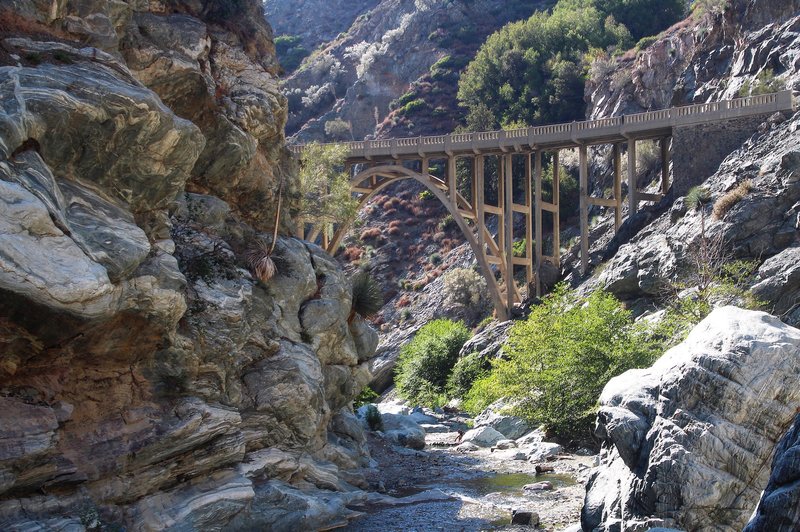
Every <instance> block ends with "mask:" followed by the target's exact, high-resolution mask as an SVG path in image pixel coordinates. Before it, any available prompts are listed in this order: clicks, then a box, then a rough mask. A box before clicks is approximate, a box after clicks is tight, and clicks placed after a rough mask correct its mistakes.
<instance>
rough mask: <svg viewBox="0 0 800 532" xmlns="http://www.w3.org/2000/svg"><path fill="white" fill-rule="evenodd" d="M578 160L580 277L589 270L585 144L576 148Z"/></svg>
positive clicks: (587, 170)
mask: <svg viewBox="0 0 800 532" xmlns="http://www.w3.org/2000/svg"><path fill="white" fill-rule="evenodd" d="M578 154H579V159H580V174H579V175H580V217H581V275H586V272H587V271H588V270H589V157H588V154H587V149H586V145H585V144H581V145H580V146H578Z"/></svg>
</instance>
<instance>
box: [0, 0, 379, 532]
mask: <svg viewBox="0 0 800 532" xmlns="http://www.w3.org/2000/svg"><path fill="white" fill-rule="evenodd" d="M0 17H2V20H3V24H2V25H0V28H1V29H0V32H1V33H2V47H1V48H2V51H0V61H1V62H2V66H0V189H2V193H1V194H0V197H1V198H2V199H0V242H1V244H0V265H2V267H0V403H2V408H0V528H3V529H19V528H21V529H25V530H39V529H63V528H65V527H73V528H74V529H81V527H86V528H96V527H98V526H100V525H101V524H105V525H110V524H118V525H124V526H126V527H128V528H130V529H134V530H162V529H166V528H175V529H219V528H221V527H224V526H233V527H236V526H238V527H240V528H241V527H243V526H249V527H251V528H260V529H265V528H266V529H272V530H289V529H297V527H309V528H317V527H319V526H322V525H323V524H324V523H331V522H335V521H337V520H339V519H342V518H343V517H344V516H346V515H347V513H348V511H347V510H346V509H345V508H344V503H345V502H347V501H349V500H352V499H354V498H358V497H359V496H361V495H359V494H360V493H361V492H360V491H359V490H358V489H357V487H358V486H362V487H364V486H365V484H364V481H363V477H361V476H359V474H358V473H357V470H358V468H360V467H361V466H364V465H366V464H367V463H368V460H369V457H368V453H367V451H366V448H365V446H364V437H363V433H362V432H361V429H360V428H359V425H358V423H357V422H356V421H355V418H354V417H353V416H352V414H351V413H350V410H349V404H350V401H351V400H352V398H353V397H354V396H355V395H357V393H358V392H359V391H360V390H361V387H362V386H363V385H364V383H365V382H366V381H367V380H368V377H367V372H366V366H365V365H366V361H367V360H368V359H369V358H370V357H371V356H372V354H373V352H374V349H375V344H376V343H377V338H376V335H375V333H374V332H373V331H371V329H369V327H367V326H366V325H365V324H363V323H362V322H360V321H355V322H353V323H352V324H350V323H348V322H347V321H346V317H347V315H348V314H349V310H350V304H351V303H350V299H351V294H350V286H349V281H348V280H347V278H346V277H345V276H344V275H343V274H342V272H341V270H340V269H339V268H338V266H337V265H336V264H335V263H334V262H332V261H331V259H330V258H329V257H328V256H326V255H325V254H324V253H323V252H322V251H321V250H319V249H318V248H316V247H314V246H312V245H308V244H305V243H303V242H300V241H297V240H293V239H280V240H279V242H278V243H277V248H276V261H277V262H278V269H279V273H278V275H277V276H276V277H275V278H273V279H272V280H271V281H270V282H269V283H267V284H264V283H261V282H258V281H257V280H255V279H254V278H253V277H252V276H251V275H250V273H249V272H248V270H247V269H246V263H245V261H244V255H245V254H246V252H247V251H248V250H250V249H252V248H253V247H256V246H257V242H258V240H259V239H266V240H267V241H268V240H269V237H268V236H267V235H265V234H263V233H262V231H265V230H267V229H269V228H270V227H271V225H272V223H273V222H272V220H273V216H274V213H275V201H274V198H275V194H276V193H277V191H278V189H279V188H280V186H281V185H280V182H281V180H283V186H284V190H286V191H287V192H288V193H289V194H291V190H292V180H291V167H290V165H289V164H288V163H287V161H288V156H287V154H286V152H285V150H284V148H283V132H282V130H283V124H284V122H285V118H286V101H285V99H284V98H283V97H282V96H280V94H279V92H278V88H277V82H276V79H275V72H276V68H277V66H276V63H275V60H274V54H273V52H272V44H271V31H270V29H269V26H268V25H267V24H266V22H265V21H264V20H263V18H262V17H261V15H260V6H259V5H258V3H257V2H249V1H247V2H237V3H217V2H202V1H196V2H182V1H168V2H150V3H141V2H113V3H105V2H73V3H69V4H68V5H67V4H63V3H61V4H57V5H56V4H53V6H52V9H51V6H49V5H48V6H45V5H44V4H41V3H38V2H28V1H24V0H23V1H19V2H14V3H4V5H3V6H2V12H0ZM284 221H285V222H286V223H288V222H289V221H290V220H289V219H288V217H284ZM337 494H338V495H337ZM321 495H325V500H326V503H325V504H321V503H319V502H318V500H319V498H320V497H321ZM234 518H235V519H236V520H237V521H236V522H237V523H238V525H236V524H230V523H231V522H232V520H233V519H234ZM73 528H71V529H73Z"/></svg>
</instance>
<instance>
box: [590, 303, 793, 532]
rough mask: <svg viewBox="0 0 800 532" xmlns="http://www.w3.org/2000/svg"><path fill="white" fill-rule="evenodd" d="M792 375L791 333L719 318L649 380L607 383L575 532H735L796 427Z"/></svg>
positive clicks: (771, 324)
mask: <svg viewBox="0 0 800 532" xmlns="http://www.w3.org/2000/svg"><path fill="white" fill-rule="evenodd" d="M799 371H800V330H797V329H794V328H792V327H789V326H788V325H785V324H783V323H781V322H780V321H779V320H778V319H776V318H774V317H772V316H769V315H768V314H765V313H761V312H752V311H745V310H741V309H738V308H735V307H723V308H720V309H717V310H715V311H713V312H712V313H711V314H710V315H709V316H708V317H707V318H706V319H705V320H704V321H703V322H701V323H700V325H698V326H697V327H696V328H695V329H694V330H693V331H692V333H691V334H690V335H689V337H688V338H687V339H686V341H685V342H683V343H682V344H680V345H678V346H676V347H674V348H673V349H671V350H670V351H668V352H667V353H665V354H664V355H663V356H662V357H661V358H660V359H659V360H658V361H657V362H656V363H655V364H654V365H653V366H652V367H651V368H648V369H643V370H631V371H628V372H626V373H624V374H622V375H621V376H619V377H616V378H614V379H612V380H611V381H610V382H609V383H608V384H607V385H606V387H605V389H604V390H603V393H602V395H601V397H600V412H599V414H598V423H597V430H596V435H597V436H598V437H599V438H601V439H602V440H603V442H604V451H603V453H602V466H601V467H600V468H599V469H598V471H596V472H595V473H594V474H593V476H592V477H591V478H590V480H589V482H588V484H587V494H586V504H585V506H584V508H583V513H582V518H581V522H582V526H583V530H586V531H590V530H598V531H599V530H617V529H619V527H620V526H623V527H624V530H647V529H648V527H653V526H665V527H673V528H680V529H687V530H701V529H713V530H730V531H733V530H741V529H742V527H743V526H744V525H745V524H746V523H747V521H748V519H749V517H750V515H751V514H752V512H753V508H754V507H755V506H756V503H757V502H758V499H759V496H760V492H761V489H762V487H763V486H765V485H766V484H767V477H768V476H769V470H768V468H767V467H764V465H765V464H767V463H769V460H770V458H771V456H772V450H773V448H774V447H775V445H776V443H777V442H778V440H779V439H780V438H781V436H782V435H783V434H784V432H785V431H786V429H787V427H788V426H789V425H790V424H791V423H792V421H793V420H794V417H795V414H796V412H795V406H796V405H797V404H798V403H800V390H798V388H797V386H796V380H797V374H798V372H799ZM623 523H624V524H623Z"/></svg>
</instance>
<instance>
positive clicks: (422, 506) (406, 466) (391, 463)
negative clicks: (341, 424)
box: [344, 405, 596, 532]
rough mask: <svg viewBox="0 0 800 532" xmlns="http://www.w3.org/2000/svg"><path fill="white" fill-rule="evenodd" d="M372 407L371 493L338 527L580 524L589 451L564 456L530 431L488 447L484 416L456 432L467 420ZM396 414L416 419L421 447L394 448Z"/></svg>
mask: <svg viewBox="0 0 800 532" xmlns="http://www.w3.org/2000/svg"><path fill="white" fill-rule="evenodd" d="M379 406H380V407H381V410H383V411H384V414H383V417H384V418H385V419H386V422H387V427H386V430H385V431H382V432H371V433H369V436H368V438H369V447H370V452H371V455H372V458H373V460H375V462H376V463H375V464H373V465H375V466H376V467H374V468H373V469H372V470H371V474H369V475H368V476H367V479H368V481H369V482H370V484H371V485H372V486H373V487H374V488H375V489H377V490H378V493H375V494H374V495H373V496H372V497H370V498H369V499H368V500H367V502H365V503H363V504H361V505H360V506H352V508H353V509H354V510H357V511H359V512H361V513H362V515H361V516H360V517H358V518H356V519H355V520H353V521H351V523H350V524H349V525H348V526H347V527H346V528H345V529H344V530H347V531H351V532H356V531H364V532H366V531H371V530H379V529H380V530H405V531H415V530H419V531H422V530H425V531H428V530H517V529H520V530H521V529H530V528H529V527H530V526H532V525H534V523H536V522H537V521H538V522H539V523H540V525H539V527H540V529H542V530H562V529H564V528H566V527H569V526H570V525H572V524H574V523H577V522H578V521H579V520H580V509H581V506H582V504H583V497H584V493H585V489H584V484H585V483H586V480H587V479H588V476H589V473H590V472H591V470H592V468H593V466H594V464H595V463H596V457H595V456H593V455H592V454H591V453H590V452H589V451H585V450H583V451H578V453H577V454H575V453H568V452H566V451H564V450H563V449H562V448H561V447H560V446H558V445H556V444H552V443H547V442H543V441H542V440H543V437H542V436H543V435H542V434H541V433H540V432H538V431H528V433H527V434H525V435H523V436H521V437H519V438H518V439H517V440H511V439H502V440H499V441H496V442H493V443H491V440H492V438H491V435H492V432H491V431H494V429H492V428H491V426H490V425H489V424H488V421H487V420H486V419H484V420H480V418H479V421H477V423H487V424H482V425H478V426H476V428H475V429H473V430H466V432H464V431H465V429H467V422H468V421H469V425H472V423H475V421H473V420H468V419H467V418H465V417H463V416H461V415H448V414H443V413H435V412H432V411H429V410H425V411H422V410H420V409H415V410H414V411H413V412H410V415H404V414H399V413H398V414H393V413H389V412H391V411H394V412H397V408H396V406H395V405H379ZM399 416H402V417H403V418H408V419H407V420H405V421H409V420H410V421H414V420H417V421H420V422H421V423H419V425H420V426H422V427H424V428H425V430H426V434H425V444H426V445H425V447H424V448H423V449H421V450H415V449H410V448H406V447H402V446H400V445H398V444H397V440H396V437H397V435H396V431H394V430H392V429H391V427H393V426H396V425H395V423H396V419H395V418H396V417H399ZM504 419H509V417H508V416H504ZM493 421H494V422H495V424H497V422H498V419H497V417H495V418H494V419H493ZM425 422H427V423H425ZM459 430H460V431H462V433H461V434H460V433H459ZM516 430H518V431H519V428H517V429H516ZM495 438H496V436H495ZM469 440H471V441H469ZM514 512H517V514H518V516H517V518H516V520H519V521H523V522H524V521H527V518H526V516H525V514H526V512H528V513H530V514H531V520H530V524H528V525H518V524H512V519H513V517H512V516H513V513H514ZM516 520H515V521H516Z"/></svg>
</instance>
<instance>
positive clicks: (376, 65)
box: [285, 0, 549, 141]
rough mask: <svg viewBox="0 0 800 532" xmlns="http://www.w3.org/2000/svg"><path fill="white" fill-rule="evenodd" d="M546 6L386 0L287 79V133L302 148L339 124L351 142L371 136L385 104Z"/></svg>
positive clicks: (488, 0)
mask: <svg viewBox="0 0 800 532" xmlns="http://www.w3.org/2000/svg"><path fill="white" fill-rule="evenodd" d="M547 5H549V2H542V1H540V0H525V1H524V2H514V3H513V5H509V3H508V2H500V1H497V0H479V1H463V0H458V1H455V2H452V1H449V0H383V1H381V2H379V3H378V4H377V5H375V6H374V7H373V8H371V9H368V10H365V11H364V12H363V13H361V15H360V16H359V17H358V18H356V20H355V22H354V23H353V25H352V26H351V27H350V28H349V29H348V30H347V32H346V33H345V34H343V35H339V36H338V37H337V38H336V39H335V40H333V41H332V42H329V43H328V44H327V45H325V46H324V47H323V49H322V50H320V51H319V52H318V53H316V54H313V55H312V56H311V57H309V58H308V59H307V60H306V61H305V63H304V64H303V65H302V66H301V67H300V68H299V69H298V70H297V71H296V72H295V73H294V74H292V75H291V76H290V77H289V78H288V79H287V80H286V82H285V90H286V93H287V94H288V96H289V110H290V115H289V121H288V124H287V132H288V133H289V134H290V135H294V136H296V137H297V139H298V140H301V141H307V140H322V139H325V138H326V136H325V123H326V122H329V121H332V120H335V119H341V120H344V121H345V122H348V123H349V124H350V128H351V130H350V131H349V132H346V134H345V137H347V138H348V139H349V137H350V135H352V137H353V138H354V139H356V140H360V139H363V138H364V137H366V136H368V135H372V134H373V133H374V132H375V128H376V127H377V126H378V125H380V124H381V122H383V120H384V118H385V117H386V116H387V115H388V114H389V112H390V109H389V104H390V103H391V102H392V101H393V100H395V99H396V98H398V97H400V96H401V95H403V94H404V93H405V92H406V91H408V90H409V88H410V86H411V83H412V82H414V81H415V80H417V79H418V78H420V77H422V76H424V75H425V74H427V73H428V72H429V70H430V68H431V66H432V65H433V64H434V63H436V61H438V60H439V59H441V58H442V57H444V56H445V55H448V54H457V55H458V54H460V55H464V53H465V51H464V49H468V50H471V53H472V54H474V52H475V51H476V50H477V47H478V46H479V45H480V44H481V43H482V42H483V40H484V38H485V37H486V36H487V35H488V34H490V33H491V32H493V31H494V30H496V29H498V28H499V27H501V26H502V25H503V24H505V23H507V22H509V21H510V20H515V19H518V18H523V17H527V16H530V15H531V13H533V11H534V10H535V8H537V7H539V8H542V7H544V6H547ZM322 11H323V12H328V10H327V9H324V10H322ZM465 65H466V62H463V64H462V65H461V66H462V67H463V66H465ZM456 79H457V76H456ZM452 96H454V94H452ZM453 104H454V102H453ZM453 107H454V105H453ZM444 114H445V115H447V114H449V111H445V112H444ZM442 118H443V119H444V117H442ZM419 133H420V132H417V133H416V134H419Z"/></svg>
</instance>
